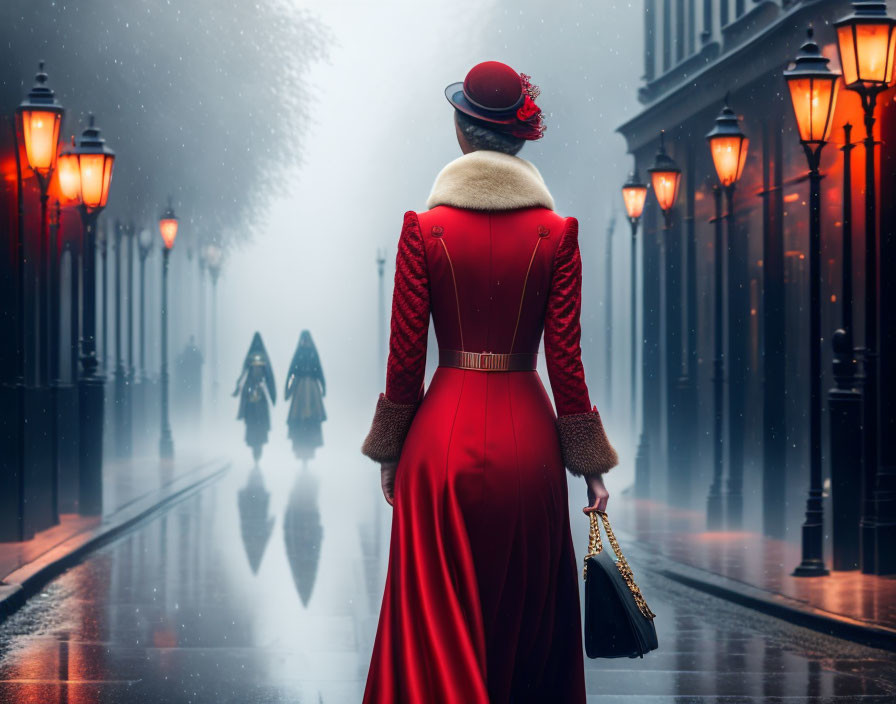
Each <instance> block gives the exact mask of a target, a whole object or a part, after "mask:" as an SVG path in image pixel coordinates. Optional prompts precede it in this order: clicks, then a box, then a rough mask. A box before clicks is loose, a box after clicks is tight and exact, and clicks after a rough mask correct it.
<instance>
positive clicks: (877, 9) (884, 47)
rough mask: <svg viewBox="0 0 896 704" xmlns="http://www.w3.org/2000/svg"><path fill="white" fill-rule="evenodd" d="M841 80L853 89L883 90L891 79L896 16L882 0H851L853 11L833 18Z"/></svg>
mask: <svg viewBox="0 0 896 704" xmlns="http://www.w3.org/2000/svg"><path fill="white" fill-rule="evenodd" d="M834 27H835V28H836V29H837V43H838V48H839V50H840V64H841V65H842V66H843V82H844V83H845V84H846V87H847V88H849V89H851V90H856V89H857V88H859V87H862V88H865V89H869V88H870V89H878V90H883V89H884V88H886V87H887V86H888V85H890V84H891V83H892V82H893V65H894V63H896V61H894V59H896V19H894V18H893V17H890V16H888V15H887V5H886V3H884V2H880V1H878V2H854V3H853V13H852V14H851V15H849V16H848V17H844V18H843V19H842V20H840V21H838V22H835V23H834Z"/></svg>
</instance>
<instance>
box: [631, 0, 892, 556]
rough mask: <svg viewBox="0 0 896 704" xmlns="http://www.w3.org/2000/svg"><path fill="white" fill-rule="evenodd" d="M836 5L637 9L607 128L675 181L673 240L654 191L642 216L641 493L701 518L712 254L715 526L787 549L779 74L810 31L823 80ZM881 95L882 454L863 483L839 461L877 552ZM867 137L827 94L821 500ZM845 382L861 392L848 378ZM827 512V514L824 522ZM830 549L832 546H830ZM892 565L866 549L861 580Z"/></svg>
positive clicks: (798, 237) (787, 364) (797, 348)
mask: <svg viewBox="0 0 896 704" xmlns="http://www.w3.org/2000/svg"><path fill="white" fill-rule="evenodd" d="M851 9H852V8H851V4H850V3H848V2H843V1H840V0H815V1H811V0H805V1H802V2H800V1H799V0H778V1H775V0H759V1H753V2H748V1H747V0H721V1H719V0H702V1H697V0H645V14H644V38H645V51H644V79H643V80H644V82H643V85H641V86H640V88H639V90H638V97H639V99H640V101H641V102H642V103H643V105H644V108H643V110H642V111H641V112H640V113H639V114H638V115H637V116H635V117H634V118H633V119H631V120H629V121H628V122H626V123H625V124H623V125H622V126H620V127H619V132H621V133H622V135H623V136H624V137H625V139H626V140H627V143H628V148H629V151H630V152H631V153H632V155H633V157H634V162H635V166H636V168H637V170H638V172H639V173H640V174H641V176H642V177H645V176H646V170H647V168H648V167H649V166H650V165H651V163H652V162H653V160H654V155H655V153H656V151H657V148H658V143H659V134H660V132H661V131H665V144H666V150H667V152H668V153H669V154H670V155H671V156H672V157H673V158H674V159H675V160H676V162H677V163H678V165H679V166H680V167H681V169H682V171H683V176H682V180H681V189H680V192H679V196H678V201H677V205H676V207H675V209H674V211H673V214H672V219H671V227H669V228H665V229H664V226H663V217H662V213H661V212H660V211H659V208H658V207H657V205H656V200H655V199H654V198H653V197H652V195H648V206H647V208H646V209H645V211H644V215H643V218H642V231H643V236H641V254H640V258H641V272H640V274H639V276H640V277H641V278H640V282H641V284H639V285H641V290H642V297H643V318H642V320H643V335H642V338H641V339H642V340H643V341H644V342H643V350H642V357H643V359H642V373H643V375H644V380H645V383H644V384H643V388H644V397H643V405H642V417H643V421H642V426H643V427H642V442H641V445H640V448H639V459H638V462H639V472H638V476H639V480H638V481H639V482H640V483H641V485H642V486H641V493H642V494H645V493H646V494H647V495H650V496H653V497H655V498H656V497H668V499H669V500H670V501H672V502H674V503H676V504H682V503H685V504H690V505H691V506H692V507H693V508H702V507H704V506H706V498H707V495H708V493H709V491H710V487H711V485H712V482H713V462H712V456H713V449H714V443H715V442H716V441H717V439H716V438H715V437H714V433H713V420H714V412H713V395H712V388H713V359H714V344H713V341H714V314H713V313H714V309H713V306H714V300H715V295H716V289H715V281H714V275H713V274H714V260H715V257H716V256H718V255H719V254H722V255H723V256H724V262H725V265H724V267H723V271H724V276H723V280H722V282H721V283H722V290H723V292H724V296H725V298H724V312H725V315H724V323H723V326H724V329H723V340H724V341H725V345H724V358H723V362H724V371H725V374H724V380H725V385H724V386H725V402H724V405H723V409H724V413H723V415H724V432H723V433H722V436H721V442H722V444H723V457H724V471H723V475H722V477H721V479H722V481H721V485H720V488H721V490H722V494H723V497H724V501H723V504H724V506H725V512H726V514H727V517H728V518H727V522H726V525H727V527H728V528H729V529H741V528H743V529H749V530H761V531H763V532H764V533H765V534H766V535H769V536H773V537H777V538H785V539H793V540H798V539H799V527H800V523H801V522H802V518H803V515H804V512H805V508H806V497H807V489H808V486H809V452H808V433H809V410H808V409H809V377H808V367H809V364H808V360H809V350H810V339H809V310H808V306H809V267H808V246H809V211H808V195H809V193H808V183H807V162H806V157H805V154H804V151H803V148H802V146H801V144H800V142H799V135H798V131H797V127H796V122H795V120H794V116H793V112H792V108H791V104H790V97H789V93H788V89H787V86H786V84H785V81H784V78H783V75H782V74H783V71H784V70H785V69H786V68H787V67H788V65H789V64H790V63H791V62H792V61H793V59H794V57H795V56H796V55H797V52H798V51H799V50H800V47H801V45H802V44H803V43H804V42H805V41H806V36H807V28H808V27H810V26H812V27H813V29H814V34H815V41H816V42H817V43H818V45H819V47H820V48H821V51H822V53H823V54H824V56H826V57H828V58H829V59H831V62H830V66H831V68H834V69H838V68H839V59H838V52H837V44H836V36H835V31H834V29H833V27H832V26H831V24H832V23H833V22H834V21H836V20H838V19H840V18H841V17H843V16H845V15H847V14H849V13H850V12H851ZM891 14H892V9H891ZM894 94H896V92H894V90H893V89H892V88H891V89H889V90H888V91H886V92H885V93H883V94H882V95H881V97H880V98H879V107H878V110H877V118H878V119H877V125H876V133H875V137H876V139H877V140H878V141H879V142H880V144H879V147H878V150H879V151H878V158H879V162H878V163H879V165H880V168H879V174H878V184H877V185H878V188H877V193H878V196H879V202H880V209H879V214H880V225H879V231H878V232H879V242H880V252H879V262H880V272H881V276H880V282H879V285H880V308H881V314H880V321H881V324H880V340H881V343H880V347H879V349H880V358H879V359H880V377H879V382H880V383H879V398H880V399H881V402H880V413H879V418H880V438H881V440H880V444H879V453H880V457H879V462H878V463H877V467H876V471H875V476H874V478H873V480H872V479H869V478H867V477H865V476H863V465H862V457H861V456H858V457H856V458H855V464H854V475H855V476H854V480H855V482H856V483H858V484H861V485H862V489H861V492H862V496H863V502H862V505H861V507H856V509H855V513H856V516H859V514H861V517H860V519H859V520H860V521H861V523H862V525H863V526H864V528H863V530H865V531H866V533H863V536H864V538H863V540H864V542H865V543H868V541H869V540H872V539H873V540H876V541H877V544H878V545H880V546H893V545H894V543H896V540H894V522H893V516H894V510H893V507H894V498H896V493H894V490H896V484H894V480H893V477H894V475H893V467H894V464H896V441H894V440H892V438H893V437H894V435H893V430H896V408H894V403H893V400H892V399H893V396H894V394H893V392H894V391H896V389H894V385H896V376H894V372H893V371H892V369H891V366H892V364H891V361H892V360H893V359H894V358H896V357H894V353H896V330H894V322H892V321H893V320H896V295H894V293H896V291H894V289H896V285H894V284H892V283H890V281H889V276H888V273H889V272H890V271H892V270H893V267H892V264H893V263H894V260H896V251H894V250H896V234H894V232H896V212H894V208H896V206H894V204H893V203H892V202H891V201H892V200H893V198H892V195H893V193H894V192H896V153H894V150H893V147H892V144H893V133H894V132H896V106H894V101H893V99H894ZM726 95H727V96H728V98H727V99H728V101H729V104H730V105H731V107H732V108H733V109H734V111H735V112H736V113H737V115H738V117H739V118H740V121H741V129H742V130H743V131H744V132H745V133H746V135H747V137H748V138H749V140H750V142H749V150H748V156H747V160H746V164H745V167H744V172H743V176H742V178H741V179H740V181H739V182H738V184H737V187H736V190H735V194H734V198H733V211H732V213H731V217H732V218H733V222H732V228H731V230H730V233H731V235H732V236H731V238H730V240H728V239H727V236H726V239H725V240H723V241H724V242H725V247H724V249H725V250H726V251H724V252H722V253H720V252H716V251H714V234H715V224H714V217H715V213H716V210H715V194H714V188H715V186H716V184H717V183H718V179H717V176H716V172H715V169H714V167H713V163H712V158H711V155H710V151H709V148H708V145H707V142H706V134H707V133H708V132H709V131H710V129H712V127H713V123H714V120H715V118H716V116H717V115H718V114H719V111H720V109H721V108H722V106H723V104H724V101H725V99H726ZM846 123H849V124H850V125H851V126H852V132H851V142H852V143H853V144H855V145H856V146H855V148H853V149H852V150H851V159H852V165H851V173H850V174H849V178H847V179H844V167H843V149H842V148H843V146H844V144H845V132H844V125H845V124H846ZM864 137H865V134H864V126H863V112H862V107H861V102H860V99H859V97H858V96H857V95H856V94H855V93H853V92H852V91H848V90H840V92H839V96H838V99H837V104H836V108H835V112H834V116H833V129H832V132H831V136H830V141H829V143H828V144H827V145H826V146H825V148H824V149H823V151H822V161H821V172H822V177H823V180H822V186H821V189H822V190H821V203H822V206H821V207H822V211H821V223H822V225H821V321H822V322H821V329H822V336H823V339H822V341H821V345H822V351H823V352H822V369H823V383H822V389H823V390H824V392H825V393H824V394H823V395H824V397H825V400H824V404H823V409H822V413H823V416H822V419H823V423H822V427H823V429H824V436H823V445H822V447H823V455H824V459H825V463H824V474H823V476H824V478H825V490H826V496H829V495H830V491H831V485H830V481H829V479H830V462H829V458H830V451H829V448H830V437H829V436H830V432H831V431H830V417H829V414H828V405H827V390H828V389H829V388H831V387H833V386H834V377H833V372H832V361H833V360H832V352H831V335H832V333H833V331H834V330H835V329H837V328H839V327H840V326H841V324H842V321H843V307H842V294H843V291H842V281H843V268H842V264H843V250H842V243H843V204H844V196H843V194H844V187H845V186H848V185H851V190H852V197H851V199H850V202H851V203H852V239H853V247H852V251H853V259H852V267H851V269H852V275H853V281H854V303H853V306H852V310H853V320H854V325H853V339H854V342H855V345H856V346H857V347H862V344H863V340H864V325H863V320H864V315H863V301H864V290H865V286H866V278H867V277H866V276H865V270H864V255H863V252H864V250H865V242H864V232H865V223H864V217H863V213H864V205H863V204H864V184H865V181H864V173H865V171H864V169H865V163H864V159H865V155H864V149H863V146H862V144H861V140H862V139H864ZM888 137H889V139H888ZM847 182H848V183H847ZM871 280H872V281H873V277H872V278H871ZM859 357H861V355H859ZM858 366H859V367H860V366H861V365H858ZM855 386H856V387H857V388H860V386H861V380H857V381H856V384H855ZM859 422H861V421H859ZM826 503H827V504H830V501H827V502H826ZM830 511H831V509H830V506H826V513H827V515H826V524H827V525H828V526H830V525H831V523H830V521H831V520H832V517H831V513H830ZM741 516H742V517H741ZM838 520H839V519H838ZM851 523H852V520H850V524H851ZM760 526H761V528H760ZM830 532H831V531H828V534H830ZM827 541H828V544H830V542H831V538H830V535H828V537H827ZM893 552H894V549H893V548H892V547H885V548H882V549H880V550H877V551H876V552H874V551H872V553H873V554H874V555H875V556H873V557H872V556H871V553H869V556H867V557H866V559H865V560H864V563H863V564H862V568H863V570H865V571H866V572H877V573H891V572H893V571H896V564H894V562H896V558H894V555H893Z"/></svg>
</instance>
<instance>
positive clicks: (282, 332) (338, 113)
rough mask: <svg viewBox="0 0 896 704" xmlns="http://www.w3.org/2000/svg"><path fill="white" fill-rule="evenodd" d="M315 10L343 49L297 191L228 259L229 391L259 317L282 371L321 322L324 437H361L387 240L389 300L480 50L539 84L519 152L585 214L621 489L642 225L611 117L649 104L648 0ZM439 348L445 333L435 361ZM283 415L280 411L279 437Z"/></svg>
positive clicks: (596, 331)
mask: <svg viewBox="0 0 896 704" xmlns="http://www.w3.org/2000/svg"><path fill="white" fill-rule="evenodd" d="M309 7H311V9H312V10H313V11H314V12H315V13H316V16H318V17H319V18H320V20H321V22H322V23H323V24H324V25H326V26H327V27H328V29H329V30H330V32H331V34H332V36H333V37H334V38H335V41H334V43H333V45H332V46H330V48H329V52H328V53H329V61H327V62H322V63H320V64H318V65H315V66H314V67H313V68H312V70H311V71H310V73H309V77H308V80H309V92H310V94H311V95H312V101H313V105H312V107H311V108H310V115H311V125H310V126H309V129H308V134H307V141H306V143H305V144H304V145H303V152H304V157H305V158H304V163H303V164H302V165H301V166H300V167H297V168H296V169H295V170H293V171H292V172H291V173H288V174H285V175H284V178H285V179H287V180H288V182H289V193H288V194H287V195H286V196H285V197H284V198H282V199H280V200H278V201H276V202H275V203H273V204H272V207H271V208H270V211H269V212H268V213H267V215H266V218H265V221H264V222H263V223H262V224H259V229H260V232H259V234H258V236H257V237H256V238H255V239H254V240H253V241H251V242H249V243H246V244H245V245H244V246H242V247H239V248H238V249H236V250H234V251H233V252H232V254H231V256H230V258H229V259H228V261H227V264H226V269H225V274H224V276H223V279H222V291H221V293H222V294H223V295H222V298H221V311H222V313H221V316H222V323H221V324H222V335H221V339H222V343H223V348H222V351H221V358H220V359H221V369H222V389H223V390H225V391H229V390H230V387H228V384H229V383H232V381H233V380H234V379H235V378H236V375H237V373H238V371H239V367H240V365H241V363H242V359H243V356H244V355H245V352H246V348H247V347H248V344H249V340H250V337H251V334H252V332H253V331H254V330H259V331H260V332H261V333H262V335H263V336H264V338H265V341H266V344H267V346H268V351H269V353H270V354H271V356H272V358H273V361H274V365H275V368H276V369H277V370H278V372H279V374H280V377H281V378H278V383H282V376H283V374H285V371H286V368H287V366H288V364H289V359H290V358H291V356H292V352H293V349H294V347H295V345H296V342H297V340H298V335H299V331H300V330H301V329H303V328H308V329H309V330H311V331H312V334H313V335H314V337H315V340H316V343H317V346H318V349H319V351H320V355H321V360H322V363H323V366H324V371H325V373H326V375H327V380H328V397H327V401H328V414H329V417H330V421H328V423H327V425H326V426H325V433H326V435H327V438H328V442H333V439H334V434H335V437H337V438H338V440H336V442H340V443H350V444H351V443H354V444H356V445H359V444H360V441H361V439H362V438H363V435H364V433H365V432H366V425H367V423H369V420H370V417H371V416H372V412H373V405H374V402H375V399H376V394H377V393H378V392H379V391H380V390H381V389H382V378H383V371H382V370H381V369H380V367H379V364H380V356H379V353H378V349H377V341H378V331H377V320H378V317H377V295H376V294H377V286H378V283H377V270H376V264H375V258H376V252H377V248H385V249H386V251H387V257H386V258H387V264H386V272H385V278H386V298H387V305H388V300H389V295H390V292H391V285H392V283H391V279H392V276H393V274H394V256H395V245H396V243H397V239H398V234H399V230H400V225H401V218H402V214H403V213H404V212H405V211H406V210H418V209H424V207H425V206H424V204H425V201H426V197H427V195H428V193H429V190H430V188H431V186H432V182H433V180H434V178H435V175H436V174H437V173H438V171H439V170H440V169H441V168H442V166H444V165H445V164H446V163H448V162H449V161H450V160H452V159H454V158H456V157H457V156H459V154H460V152H459V149H458V146H457V142H456V140H455V136H454V128H453V124H452V111H451V108H450V106H449V105H448V103H447V101H446V100H445V98H444V95H443V90H444V87H445V86H446V85H448V84H449V83H451V82H454V81H458V80H462V79H463V76H464V75H465V73H466V71H467V70H468V69H469V68H470V67H471V66H472V65H473V64H475V63H477V62H479V61H482V60H488V59H497V60H502V61H505V62H507V63H509V64H511V65H512V66H514V67H515V68H516V69H517V70H520V71H524V72H526V73H529V74H530V75H531V76H532V77H533V80H534V81H535V83H537V84H538V85H539V86H540V87H541V88H542V95H541V98H540V99H539V103H540V104H541V106H542V108H543V109H544V110H545V112H546V114H547V124H548V130H547V134H546V136H545V138H544V139H543V140H542V141H540V142H538V143H532V144H528V145H527V146H526V147H525V148H524V150H523V152H522V153H521V156H522V157H524V158H526V159H529V160H531V161H533V162H534V163H535V164H536V165H537V166H538V167H539V169H540V170H541V172H542V174H543V175H544V177H545V179H546V181H547V184H548V187H549V188H550V189H551V192H552V194H553V196H554V198H555V200H556V203H557V209H558V211H559V212H561V213H563V214H569V215H575V216H576V217H578V218H579V220H580V224H581V234H580V240H581V248H582V255H583V260H584V280H585V283H584V286H585V300H584V304H583V350H584V355H585V364H586V373H587V375H588V381H589V385H590V390H591V394H592V400H593V402H594V403H596V404H597V405H598V407H599V408H601V409H603V414H604V416H605V422H606V424H607V426H608V429H609V431H610V433H611V436H612V437H613V438H614V441H615V442H617V444H618V445H620V450H621V453H620V454H621V455H622V456H623V466H622V467H620V470H619V472H618V474H617V476H616V477H614V479H615V482H614V483H616V484H617V485H618V486H620V487H621V486H625V485H626V484H627V483H628V481H627V476H626V475H629V472H630V465H631V463H632V462H633V456H634V453H633V448H632V450H631V451H630V450H628V449H627V448H628V447H630V446H633V445H634V440H633V439H631V440H630V438H629V432H630V423H629V418H630V409H629V389H630V387H629V384H628V381H627V380H628V379H629V370H628V367H627V364H628V360H629V354H628V347H629V342H628V341H629V327H628V325H629V320H630V318H629V313H628V300H629V298H628V295H629V293H628V292H629V279H628V274H627V272H628V270H629V265H628V262H629V259H628V257H629V238H628V226H627V223H626V222H625V220H624V218H623V217H622V216H621V214H620V212H619V211H620V207H619V204H618V200H619V185H620V183H621V181H622V179H623V178H624V176H625V175H626V173H627V171H628V169H629V168H630V162H629V159H628V158H627V157H626V155H625V148H624V143H623V140H622V139H621V137H619V136H618V135H616V134H614V129H615V127H616V125H618V124H619V123H621V122H622V121H623V120H624V119H625V118H626V116H628V115H630V114H632V113H633V111H634V110H635V108H636V101H635V99H634V94H635V86H636V85H637V80H638V75H639V69H638V68H637V67H639V66H640V58H641V57H640V49H639V46H637V45H636V44H637V42H633V41H632V37H640V33H639V31H638V28H639V26H640V24H639V23H640V21H641V14H640V3H610V2H601V3H591V2H582V3H563V4H561V5H560V6H554V7H553V8H550V11H548V8H546V7H545V6H544V4H543V3H536V2H522V3H520V2H513V3H511V2H491V3H481V2H455V1H452V2H431V3H426V6H425V7H426V9H425V11H424V10H423V9H422V6H421V4H420V3H416V2H411V1H408V2H387V3H373V4H362V3H349V2H336V3H334V2H320V3H317V4H313V5H310V6H309ZM623 37H626V40H625V41H623V39H622V38H623ZM614 208H615V210H616V215H617V222H616V234H615V241H614V262H613V272H614V273H613V275H614V280H613V286H614V289H616V295H615V296H614V301H615V305H616V309H615V310H614V312H613V316H612V321H608V319H607V315H606V311H605V310H604V308H603V297H604V295H605V288H606V286H605V272H606V271H607V267H606V259H605V251H606V240H605V237H606V231H607V224H608V221H609V218H610V217H611V214H612V212H613V210H614ZM225 311H226V312H225ZM609 324H612V325H613V326H614V328H615V330H614V333H615V335H614V347H615V350H616V355H615V356H616V359H615V360H614V365H615V366H614V369H615V373H614V385H613V389H612V394H613V396H612V399H607V384H606V379H605V366H604V365H605V344H606V343H605V331H606V329H607V326H608V325H609ZM223 330H226V332H223ZM433 347H434V345H433V344H432V340H431V344H430V364H429V373H431V371H432V367H433V360H432V354H431V353H432V348H433ZM231 377H232V379H231ZM542 377H543V378H544V379H545V380H546V379H547V377H546V375H545V374H544V370H543V369H542ZM545 383H547V382H546V381H545ZM232 410H233V412H234V413H235V406H234V407H233V409H232ZM285 412H286V410H285V409H284V408H279V407H278V409H277V410H275V413H274V431H273V433H274V437H277V432H278V425H281V427H283V425H285V421H284V420H283V418H285ZM278 420H279V423H278ZM283 430H284V431H285V427H284V428H283ZM284 437H285V434H284ZM629 476H630V475H629Z"/></svg>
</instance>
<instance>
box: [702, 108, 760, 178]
mask: <svg viewBox="0 0 896 704" xmlns="http://www.w3.org/2000/svg"><path fill="white" fill-rule="evenodd" d="M706 141H707V142H709V151H710V153H711V154H712V163H713V165H714V166H715V167H716V173H717V174H718V176H719V182H720V183H721V184H722V185H723V186H724V187H726V188H727V187H729V186H733V185H734V184H735V183H737V182H738V181H739V180H740V177H741V174H743V172H744V164H745V163H746V161H747V148H748V147H749V146H750V140H749V139H747V136H746V135H745V134H744V133H743V132H742V131H741V129H740V124H739V122H738V119H737V115H735V114H734V110H732V109H731V107H730V106H729V105H728V96H727V95H726V96H725V106H724V107H723V108H722V112H720V113H719V116H718V117H717V118H716V123H715V125H714V126H713V128H712V130H711V131H710V133H709V134H707V135H706Z"/></svg>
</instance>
